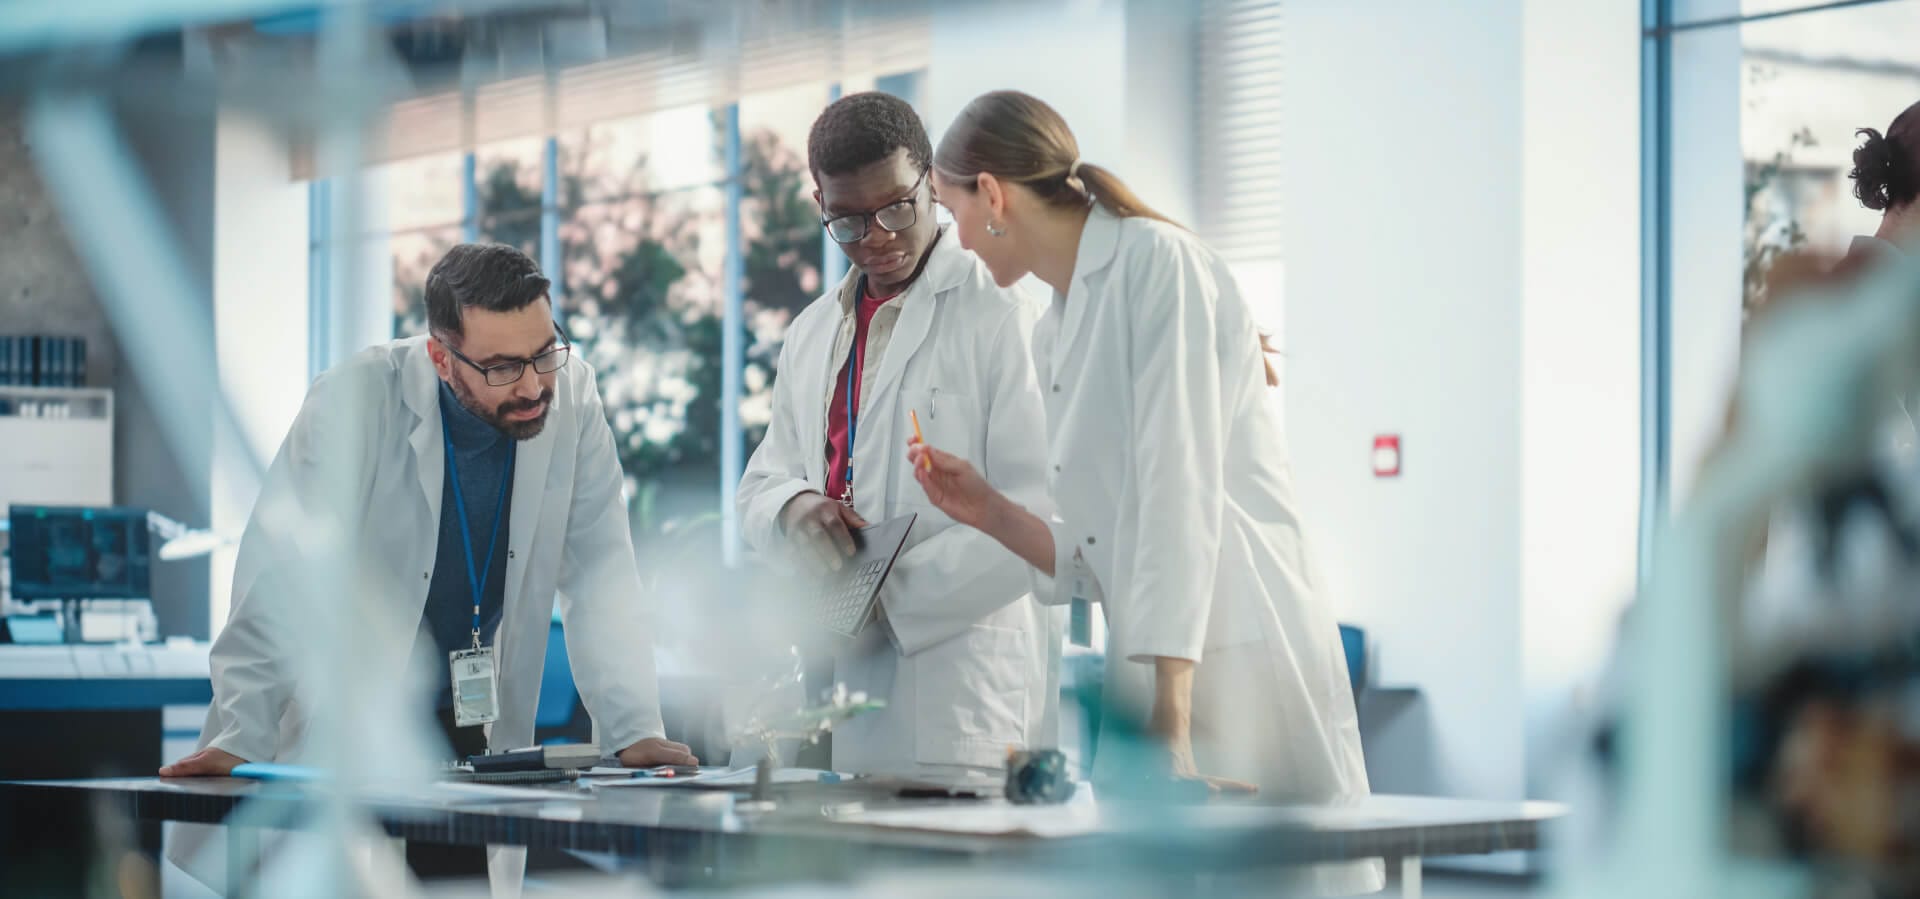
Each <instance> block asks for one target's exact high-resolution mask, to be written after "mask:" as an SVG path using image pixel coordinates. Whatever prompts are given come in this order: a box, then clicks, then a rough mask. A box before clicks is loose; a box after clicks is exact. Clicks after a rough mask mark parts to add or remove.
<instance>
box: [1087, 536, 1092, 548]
mask: <svg viewBox="0 0 1920 899" xmlns="http://www.w3.org/2000/svg"><path fill="white" fill-rule="evenodd" d="M1087 545H1088V546H1092V545H1093V538H1092V537H1088V538H1087Z"/></svg>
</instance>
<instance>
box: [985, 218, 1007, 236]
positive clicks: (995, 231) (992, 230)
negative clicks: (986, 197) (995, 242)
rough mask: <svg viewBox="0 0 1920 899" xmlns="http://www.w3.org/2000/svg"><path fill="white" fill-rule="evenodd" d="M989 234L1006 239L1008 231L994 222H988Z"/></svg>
mask: <svg viewBox="0 0 1920 899" xmlns="http://www.w3.org/2000/svg"><path fill="white" fill-rule="evenodd" d="M987 233H988V234H991V235H993V236H994V237H1005V236H1006V234H1007V229H1005V228H1002V227H1000V226H999V225H996V224H994V223H993V222H991V221H989V222H987Z"/></svg>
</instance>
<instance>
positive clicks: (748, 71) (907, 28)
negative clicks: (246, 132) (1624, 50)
mask: <svg viewBox="0 0 1920 899" xmlns="http://www.w3.org/2000/svg"><path fill="white" fill-rule="evenodd" d="M929 3H930V0H815V2H813V3H801V4H798V5H797V6H795V7H792V8H789V9H787V10H786V12H787V14H785V15H774V16H768V15H762V14H758V13H764V11H765V7H764V6H763V5H762V4H757V3H742V4H738V5H734V4H726V3H715V4H713V5H712V7H710V11H709V12H708V13H707V14H706V16H705V17H704V18H700V19H691V20H685V21H680V22H675V23H672V24H663V25H658V26H655V27H651V28H649V29H648V30H647V31H646V32H645V33H643V34H631V33H630V34H627V35H623V36H622V40H620V41H619V42H618V46H616V49H615V50H614V51H613V53H614V56H613V58H609V59H607V60H604V61H601V62H596V63H591V64H588V65H582V66H575V67H571V68H565V69H560V70H557V71H553V72H547V73H542V74H538V75H531V76H527V77H520V78H511V79H506V80H501V81H496V82H492V83H489V84H484V85H481V86H479V87H477V88H473V89H471V92H470V96H468V95H467V94H465V93H463V92H462V91H447V92H443V93H436V94H432V95H427V96H422V97H416V98H413V99H408V100H404V101H401V102H399V103H396V104H394V105H393V106H392V107H391V108H390V109H389V110H388V112H387V114H386V115H385V116H383V117H382V118H381V120H380V121H378V122H376V123H374V127H373V128H372V129H371V131H372V133H373V134H376V135H379V136H378V137H377V138H375V139H373V140H371V141H370V142H369V146H368V147H367V150H366V155H367V158H366V162H368V163H381V162H391V161H394V160H399V159H407V158H411V157H416V156H425V155H430V154H435V153H447V152H455V151H461V150H471V149H473V148H474V147H476V146H479V145H482V144H489V143H494V142H496V141H502V140H509V139H513V138H521V137H529V136H537V135H543V134H551V133H554V132H558V131H567V130H572V129H578V128H582V127H585V126H587V125H590V124H593V123H595V122H602V121H607V120H611V119H620V118H630V117H633V116H640V115H645V114H647V113H650V112H654V111H657V110H661V109H671V108H674V107H681V106H693V105H705V106H713V107H718V106H724V105H726V104H727V103H731V102H733V101H734V100H737V99H738V98H739V97H740V96H741V95H742V94H750V93H755V92H759V91H765V90H770V89H778V88H783V87H789V86H792V85H795V84H803V83H806V82H822V83H831V82H835V81H840V80H843V79H845V78H847V77H849V76H857V75H865V76H873V75H880V74H889V73H893V72H899V71H906V70H910V69H916V68H922V67H924V66H925V65H926V64H927V59H928V55H929V46H930V43H931V40H930V37H929V28H928V19H929V8H930V7H929ZM293 167H294V173H295V175H296V177H300V178H309V177H312V176H313V175H315V174H316V173H317V172H316V168H315V165H314V162H313V159H312V154H311V153H310V152H308V150H307V148H304V147H303V148H300V149H298V150H297V151H296V153H295V158H294V163H293Z"/></svg>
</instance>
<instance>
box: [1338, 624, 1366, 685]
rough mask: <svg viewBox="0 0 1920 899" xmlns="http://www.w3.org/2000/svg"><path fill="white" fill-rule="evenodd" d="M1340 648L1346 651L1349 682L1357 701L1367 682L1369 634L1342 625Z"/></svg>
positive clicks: (1348, 625) (1347, 625) (1351, 626)
mask: <svg viewBox="0 0 1920 899" xmlns="http://www.w3.org/2000/svg"><path fill="white" fill-rule="evenodd" d="M1340 647H1341V648H1342V649H1344V650H1346V654H1347V682H1348V683H1349V684H1351V685H1352V686H1353V695H1354V697H1355V698H1356V699H1357V698H1359V696H1360V687H1361V686H1362V685H1364V684H1365V683H1366V682H1367V632H1366V631H1363V630H1361V629H1359V628H1357V627H1354V626H1353V625H1351V624H1343V625H1340Z"/></svg>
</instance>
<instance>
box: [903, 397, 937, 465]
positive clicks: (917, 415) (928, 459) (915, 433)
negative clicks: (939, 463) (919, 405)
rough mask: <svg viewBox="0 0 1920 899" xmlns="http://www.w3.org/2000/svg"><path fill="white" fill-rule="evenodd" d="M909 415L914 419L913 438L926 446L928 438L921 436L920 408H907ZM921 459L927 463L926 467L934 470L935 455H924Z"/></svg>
mask: <svg viewBox="0 0 1920 899" xmlns="http://www.w3.org/2000/svg"><path fill="white" fill-rule="evenodd" d="M907 415H908V416H909V417H911V418H912V419H913V439H914V440H915V441H916V442H918V443H919V444H920V445H921V446H926V445H927V438H925V437H922V436H920V412H919V410H917V409H908V410H907ZM920 461H922V462H924V463H926V469H927V470H928V471H932V470H933V457H932V456H922V457H920Z"/></svg>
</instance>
